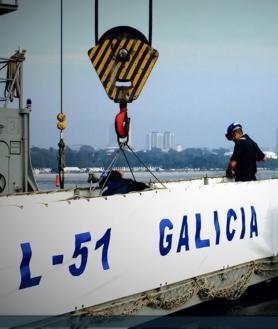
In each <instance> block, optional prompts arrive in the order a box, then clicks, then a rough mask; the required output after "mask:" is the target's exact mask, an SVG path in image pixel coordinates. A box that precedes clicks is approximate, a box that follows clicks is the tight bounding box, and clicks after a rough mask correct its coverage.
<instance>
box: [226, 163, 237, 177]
mask: <svg viewBox="0 0 278 329" xmlns="http://www.w3.org/2000/svg"><path fill="white" fill-rule="evenodd" d="M236 165H237V162H236V161H235V160H230V161H229V163H228V167H227V169H226V177H229V178H232V177H233V171H234V170H235V168H236Z"/></svg>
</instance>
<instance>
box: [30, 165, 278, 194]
mask: <svg viewBox="0 0 278 329" xmlns="http://www.w3.org/2000/svg"><path fill="white" fill-rule="evenodd" d="M134 175H135V178H136V180H138V181H142V182H146V183H148V182H149V181H150V180H151V181H153V182H155V181H156V179H155V178H154V177H153V176H152V175H151V174H150V173H149V172H135V173H134ZM154 175H155V176H156V177H157V178H158V179H159V180H161V181H175V180H189V179H192V178H200V177H205V176H209V177H212V176H213V177H215V176H217V177H221V176H224V175H225V172H224V171H222V170H206V171H202V170H183V171H159V172H154ZM124 177H126V178H132V175H131V173H130V172H127V173H125V174H124ZM55 178H56V174H38V175H35V179H36V182H37V184H38V188H39V191H51V190H55V189H56V186H55ZM257 178H258V179H267V178H278V170H258V173H257ZM87 179H88V174H87V173H82V174H65V188H75V187H88V186H89V183H88V182H87Z"/></svg>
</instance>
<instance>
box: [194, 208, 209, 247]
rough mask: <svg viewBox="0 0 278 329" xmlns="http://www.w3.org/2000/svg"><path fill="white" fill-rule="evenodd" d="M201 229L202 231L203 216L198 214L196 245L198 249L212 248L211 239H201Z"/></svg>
mask: <svg viewBox="0 0 278 329" xmlns="http://www.w3.org/2000/svg"><path fill="white" fill-rule="evenodd" d="M201 229H202V222H201V214H199V213H198V214H196V234H195V243H196V248H205V247H209V246H210V241H209V239H204V240H202V239H201Z"/></svg>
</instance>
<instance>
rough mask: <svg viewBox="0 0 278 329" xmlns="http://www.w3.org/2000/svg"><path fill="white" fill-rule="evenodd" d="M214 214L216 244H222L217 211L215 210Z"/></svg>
mask: <svg viewBox="0 0 278 329" xmlns="http://www.w3.org/2000/svg"><path fill="white" fill-rule="evenodd" d="M213 214H214V228H215V233H216V239H215V244H219V242H220V225H219V220H218V212H217V210H215V211H214V212H213Z"/></svg>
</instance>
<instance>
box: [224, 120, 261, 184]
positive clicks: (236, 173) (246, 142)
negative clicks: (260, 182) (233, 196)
mask: <svg viewBox="0 0 278 329" xmlns="http://www.w3.org/2000/svg"><path fill="white" fill-rule="evenodd" d="M225 136H226V138H227V139H228V140H232V141H233V142H234V143H235V146H234V151H233V154H232V156H231V159H230V162H229V164H228V167H227V170H226V176H227V177H235V181H236V182H239V181H242V182H246V181H251V180H256V172H257V163H256V162H257V161H262V160H266V156H265V154H264V153H263V152H262V151H261V149H260V148H259V147H258V145H257V144H256V143H255V142H254V141H253V140H252V139H251V138H250V137H249V136H248V135H247V134H243V131H242V126H241V125H240V124H239V123H237V122H233V123H232V124H230V125H229V127H228V128H227V133H226V134H225Z"/></svg>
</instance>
